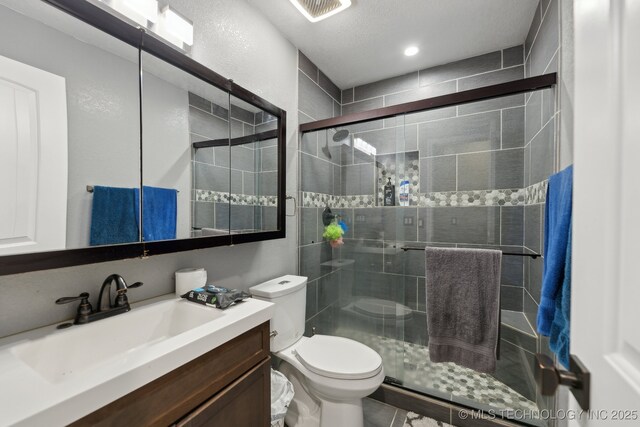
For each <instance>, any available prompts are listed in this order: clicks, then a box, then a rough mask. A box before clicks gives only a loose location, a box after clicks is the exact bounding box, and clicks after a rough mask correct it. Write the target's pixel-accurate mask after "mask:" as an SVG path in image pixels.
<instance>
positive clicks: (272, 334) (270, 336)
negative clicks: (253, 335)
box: [269, 330, 278, 338]
mask: <svg viewBox="0 0 640 427" xmlns="http://www.w3.org/2000/svg"><path fill="white" fill-rule="evenodd" d="M276 335H278V331H276V330H273V331H271V333H270V334H269V338H273V337H275V336H276Z"/></svg>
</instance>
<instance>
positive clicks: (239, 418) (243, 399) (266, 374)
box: [177, 360, 271, 427]
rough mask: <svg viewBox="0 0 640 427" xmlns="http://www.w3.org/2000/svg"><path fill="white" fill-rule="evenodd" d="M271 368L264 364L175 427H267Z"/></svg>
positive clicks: (269, 414) (269, 412)
mask: <svg viewBox="0 0 640 427" xmlns="http://www.w3.org/2000/svg"><path fill="white" fill-rule="evenodd" d="M270 387H271V364H270V363H269V360H265V361H264V362H262V363H261V364H260V365H258V366H256V367H255V368H253V369H251V370H250V371H249V372H247V373H246V374H244V375H243V376H242V377H240V378H238V379H237V380H236V381H234V382H233V383H232V384H231V385H229V386H228V387H227V388H225V389H224V390H222V391H221V392H220V393H218V394H217V395H215V396H214V397H212V398H211V399H209V400H208V401H206V402H205V403H203V404H202V405H201V406H200V407H199V408H198V409H196V410H195V411H193V412H192V413H191V414H189V415H188V416H187V417H185V418H184V419H183V420H181V421H180V422H178V424H177V427H204V426H214V425H215V426H233V427H259V426H265V427H266V426H269V425H270V424H271V423H270V420H271V399H270V394H271V392H270V390H271V388H270Z"/></svg>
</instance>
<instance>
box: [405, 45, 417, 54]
mask: <svg viewBox="0 0 640 427" xmlns="http://www.w3.org/2000/svg"><path fill="white" fill-rule="evenodd" d="M418 52H420V49H418V47H417V46H409V47H408V48H406V49H405V50H404V54H405V55H406V56H413V55H415V54H416V53H418Z"/></svg>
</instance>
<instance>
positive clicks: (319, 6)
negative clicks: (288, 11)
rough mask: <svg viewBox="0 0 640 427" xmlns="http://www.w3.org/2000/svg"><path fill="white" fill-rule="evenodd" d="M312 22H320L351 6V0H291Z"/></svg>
mask: <svg viewBox="0 0 640 427" xmlns="http://www.w3.org/2000/svg"><path fill="white" fill-rule="evenodd" d="M290 1H291V3H293V5H294V6H295V7H296V9H298V10H299V11H300V13H302V14H303V15H304V16H305V18H307V19H308V20H309V21H311V22H318V21H321V20H323V19H325V18H328V17H330V16H331V15H335V14H336V13H338V12H342V11H343V10H345V9H346V8H348V7H349V6H351V0H290Z"/></svg>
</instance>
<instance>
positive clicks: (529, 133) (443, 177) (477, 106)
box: [300, 0, 559, 358]
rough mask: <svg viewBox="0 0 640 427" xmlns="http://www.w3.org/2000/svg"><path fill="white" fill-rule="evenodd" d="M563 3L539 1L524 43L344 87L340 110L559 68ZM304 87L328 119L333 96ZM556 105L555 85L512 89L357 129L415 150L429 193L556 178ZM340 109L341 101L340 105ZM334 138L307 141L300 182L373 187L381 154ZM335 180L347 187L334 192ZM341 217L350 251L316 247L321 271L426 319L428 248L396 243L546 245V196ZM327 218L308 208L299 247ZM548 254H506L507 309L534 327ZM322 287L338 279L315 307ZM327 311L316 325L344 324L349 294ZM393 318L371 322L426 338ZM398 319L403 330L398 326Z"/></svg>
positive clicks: (310, 107) (307, 66) (312, 72)
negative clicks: (334, 262)
mask: <svg viewBox="0 0 640 427" xmlns="http://www.w3.org/2000/svg"><path fill="white" fill-rule="evenodd" d="M557 8H558V0H551V1H542V2H541V4H539V5H538V7H537V11H536V17H535V18H534V20H533V22H532V25H531V31H530V32H529V35H528V37H527V41H526V43H525V45H524V46H515V47H513V48H509V49H505V50H502V51H498V52H492V53H489V54H486V55H481V56H478V57H474V58H469V59H466V60H462V61H457V62H455V63H451V64H445V65H441V66H438V67H433V68H431V69H427V70H419V71H416V72H414V73H409V74H405V75H402V76H397V77H394V78H390V79H386V80H382V81H378V82H373V83H370V84H366V85H361V86H358V87H354V88H348V89H344V90H342V91H341V101H342V114H348V113H353V112H359V111H365V110H369V109H372V108H378V107H382V106H389V105H394V104H399V103H403V102H408V101H413V100H416V99H421V98H425V97H429V96H436V95H441V94H444V93H450V92H455V91H461V90H466V89H470V88H474V87H479V86H484V85H489V84H495V83H499V82H504V81H509V80H514V79H519V78H523V77H528V76H531V75H536V74H542V73H543V72H551V71H555V67H557V64H558V62H559V61H558V44H559V36H558V32H559V19H558V15H559V13H558V10H557ZM300 68H301V73H303V74H305V75H306V77H308V79H309V80H310V81H311V82H315V83H317V86H319V81H320V80H319V77H320V72H319V70H317V67H315V66H313V64H311V63H310V61H308V60H306V58H304V57H302V60H301V64H300ZM304 70H306V71H304ZM314 77H315V80H314ZM304 85H307V86H309V81H304ZM300 88H301V96H303V93H302V92H303V91H304V92H305V93H309V94H310V97H311V98H313V97H315V98H316V99H314V100H313V101H311V100H309V101H308V102H305V103H301V105H302V106H307V107H303V108H307V111H306V112H304V111H302V112H301V113H304V114H301V120H305V119H306V120H307V121H309V120H313V119H315V118H316V117H314V114H316V115H318V114H324V117H319V118H325V117H328V115H329V114H330V113H331V109H330V105H331V103H330V102H329V99H327V96H324V95H322V96H318V90H317V88H309V87H304V86H303V85H301V86H300ZM324 92H325V95H326V94H329V93H332V92H331V91H329V90H324ZM317 98H319V99H317ZM333 99H334V100H335V99H336V98H335V97H334V98H333ZM556 105H557V102H556V101H555V93H554V91H553V90H546V91H543V92H536V93H534V94H533V95H532V94H525V95H514V96H510V97H504V98H499V99H494V100H488V101H483V102H477V103H473V104H467V105H461V106H458V107H452V108H443V109H440V110H434V111H428V112H422V113H415V114H411V115H407V116H405V117H404V118H402V120H399V119H398V118H395V119H386V120H381V121H375V122H369V123H363V124H357V125H352V126H349V127H348V129H349V131H350V133H351V135H352V136H353V137H354V138H355V137H359V138H362V139H363V140H365V141H366V142H367V143H369V144H371V145H373V146H374V147H376V149H377V152H378V153H380V154H392V153H398V152H406V151H418V152H419V158H420V162H419V168H420V171H419V173H420V185H421V190H420V191H421V192H437V191H456V190H486V189H507V188H523V187H527V186H529V185H532V184H535V183H538V182H540V181H543V180H545V179H547V177H548V176H549V175H550V174H551V173H553V171H555V163H556V161H555V156H556V154H555V152H556V148H555V133H556V131H555V129H556V127H557V126H558V122H559V113H558V110H557V106H556ZM335 108H336V106H335V104H334V110H333V112H334V113H335V111H336V110H335ZM331 136H332V132H331V131H329V132H324V133H323V132H317V133H312V134H307V135H305V136H304V137H303V141H302V147H301V150H302V151H304V152H305V153H307V154H308V155H309V156H308V157H306V160H304V159H303V161H306V162H307V163H308V164H309V165H310V166H311V169H310V170H309V171H305V165H304V163H303V164H302V166H301V182H302V183H303V184H302V187H301V190H305V191H314V190H313V188H323V189H324V191H322V192H328V191H331V190H333V191H334V193H332V194H340V195H356V194H358V195H367V194H371V192H372V191H375V190H374V188H372V186H371V185H370V183H371V182H373V181H372V178H373V177H372V176H371V175H374V173H375V172H374V168H373V165H375V160H376V159H374V158H373V157H371V156H367V155H363V154H362V153H359V152H358V151H357V150H354V149H353V148H352V147H347V146H344V145H343V146H342V147H337V148H336V147H334V146H333V145H332V139H331ZM327 141H328V150H329V152H330V153H331V155H332V156H331V157H332V158H331V159H328V158H327V156H326V155H324V151H326V150H323V147H325V144H326V143H327ZM316 158H317V159H321V160H324V161H325V162H326V163H332V164H334V165H338V164H340V166H341V172H340V185H339V186H338V187H336V180H337V175H336V174H335V168H334V171H333V172H334V173H331V172H332V171H331V167H329V165H320V164H319V163H318V161H317V160H315V159H316ZM370 165H371V166H370ZM314 168H315V169H314ZM319 171H321V172H319ZM332 180H333V182H332ZM336 188H338V189H339V193H337V192H335V191H336ZM374 200H375V198H374ZM335 211H337V210H336V209H334V212H335ZM340 213H341V214H342V215H343V219H345V221H346V222H347V223H348V224H349V226H350V227H351V228H350V230H349V232H348V233H347V235H346V236H345V237H346V239H345V242H346V243H345V245H344V246H343V247H341V248H340V249H333V250H331V249H329V251H330V253H329V252H326V253H320V252H318V254H320V255H322V256H323V258H322V260H323V262H324V263H325V266H324V267H322V268H324V269H325V271H324V274H325V276H324V277H327V278H329V277H330V278H332V279H335V280H342V282H340V286H341V287H342V288H344V289H341V290H340V293H342V294H344V295H348V296H349V297H350V298H353V297H354V296H355V297H367V296H369V297H376V298H384V299H389V300H392V301H395V302H398V303H400V304H403V305H405V306H407V307H409V308H410V309H411V310H414V314H421V315H423V316H424V315H425V313H424V310H425V307H424V293H425V288H424V259H423V253H422V252H420V251H415V252H406V253H405V252H398V250H397V249H396V248H394V247H393V244H396V243H397V242H401V243H398V244H405V243H404V242H406V244H409V245H412V246H414V245H419V246H420V245H422V246H423V245H424V244H426V243H429V244H442V245H445V246H470V245H472V246H473V245H475V246H476V247H487V246H490V247H496V246H502V247H503V249H506V248H511V249H513V250H514V251H515V250H520V249H522V248H523V247H526V248H528V249H530V250H534V251H540V250H541V247H540V246H541V242H542V236H543V227H544V225H543V224H542V222H543V217H544V207H543V205H542V204H536V205H527V206H481V207H471V208H470V207H464V208H463V207H449V208H401V207H394V208H389V207H386V208H378V207H372V208H362V209H343V210H340ZM321 215H322V209H318V208H303V211H302V215H301V227H300V229H301V243H302V244H306V245H312V244H317V243H312V242H319V241H322V229H323V226H322V223H321ZM405 220H407V221H409V222H408V223H407V222H405ZM407 224H409V225H407ZM319 245H322V244H321V243H320V244H319ZM308 251H309V250H306V251H305V252H308ZM314 256H317V254H316V255H314ZM331 259H342V260H345V259H348V260H353V261H354V263H353V264H352V265H351V264H350V265H349V266H344V267H341V268H336V267H335V266H334V267H329V266H328V265H329V264H328V261H329V260H331ZM302 261H303V260H301V267H302V265H303V262H302ZM307 261H308V257H305V258H304V262H305V263H306V262H307ZM542 262H543V261H542V259H541V258H538V259H536V260H533V259H529V258H519V257H505V258H504V259H503V263H504V266H503V273H502V308H503V309H508V310H514V311H524V312H525V313H527V317H528V319H529V321H530V322H532V324H535V323H534V322H535V320H534V317H535V310H536V309H537V301H538V300H539V293H540V282H541V277H542ZM319 268H320V267H317V266H316V267H314V270H313V272H314V273H316V272H317V270H318V269H319ZM301 273H302V274H305V273H304V268H301ZM319 274H323V273H319ZM325 282H326V281H325ZM399 284H401V286H399ZM323 286H329V285H328V284H326V283H325V284H321V283H320V282H319V281H318V282H315V283H314V284H313V287H314V289H316V292H315V293H314V292H310V293H309V298H310V299H311V300H310V301H309V306H310V307H316V308H317V307H318V304H319V299H318V298H319V296H318V295H319V292H318V291H317V290H318V288H319V287H323ZM313 298H315V300H313ZM345 304H347V307H346V308H345V307H344V305H345ZM326 311H327V314H325V315H324V316H321V315H318V314H317V313H318V311H317V310H315V311H314V312H313V313H314V314H313V315H315V316H316V317H313V315H312V316H308V319H309V321H308V325H307V326H308V328H307V329H308V330H310V328H311V327H312V326H315V327H317V328H318V330H321V328H328V327H335V326H337V325H339V324H340V321H339V320H337V319H339V318H340V316H341V315H342V316H344V315H345V314H344V313H345V312H348V311H349V306H348V301H345V300H337V303H336V304H335V305H334V307H333V310H332V311H329V310H326ZM352 320H353V319H352ZM390 322H391V323H393V321H389V320H387V321H386V325H385V321H383V322H382V326H380V325H377V326H371V325H369V326H368V327H370V328H373V329H372V330H371V331H372V333H382V334H385V335H387V336H393V337H394V338H399V339H407V340H410V341H411V340H413V342H422V343H424V342H426V336H425V335H424V322H421V323H420V326H419V327H418V326H415V327H413V329H412V326H411V323H410V322H409V323H407V324H404V325H403V326H402V327H396V328H394V327H389V323H390ZM395 326H398V323H397V322H396V325H395ZM376 328H377V330H376ZM414 329H415V330H414ZM328 332H331V331H328ZM394 334H395V335H394ZM511 341H512V342H514V341H515V340H513V339H512V340H511ZM529 341H531V340H529ZM526 344H527V348H526V349H525V348H524V347H523V346H520V347H522V348H521V349H522V350H523V351H525V352H526V353H527V355H528V356H527V358H530V357H529V356H530V355H531V354H532V352H533V351H534V350H535V349H533V348H532V345H535V346H537V348H538V349H542V350H544V349H543V348H541V346H542V345H543V342H542V340H540V339H536V341H535V343H534V344H532V343H531V342H527V343H526ZM514 347H518V346H514ZM520 347H519V348H520Z"/></svg>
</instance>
